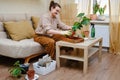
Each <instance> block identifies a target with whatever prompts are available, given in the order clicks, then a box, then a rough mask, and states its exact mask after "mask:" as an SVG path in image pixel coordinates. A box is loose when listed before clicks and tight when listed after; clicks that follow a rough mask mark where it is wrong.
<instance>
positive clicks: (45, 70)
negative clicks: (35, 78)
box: [33, 60, 56, 75]
mask: <svg viewBox="0 0 120 80" xmlns="http://www.w3.org/2000/svg"><path fill="white" fill-rule="evenodd" d="M33 68H34V70H35V73H37V74H41V75H46V74H48V73H50V72H52V71H54V70H55V69H56V61H54V60H52V61H51V63H50V65H49V66H47V67H42V66H39V65H38V62H35V63H33Z"/></svg>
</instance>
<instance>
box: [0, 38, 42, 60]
mask: <svg viewBox="0 0 120 80" xmlns="http://www.w3.org/2000/svg"><path fill="white" fill-rule="evenodd" d="M40 52H44V48H43V47H42V46H41V45H40V44H39V43H37V42H34V40H33V38H31V39H24V40H20V41H13V40H11V39H0V55H3V56H8V57H12V58H25V57H28V56H30V55H33V54H36V53H40Z"/></svg>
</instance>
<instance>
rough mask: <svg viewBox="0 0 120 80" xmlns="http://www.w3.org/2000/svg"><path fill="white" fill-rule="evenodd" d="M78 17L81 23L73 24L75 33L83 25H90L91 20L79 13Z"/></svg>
mask: <svg viewBox="0 0 120 80" xmlns="http://www.w3.org/2000/svg"><path fill="white" fill-rule="evenodd" d="M77 17H78V18H79V21H77V22H75V23H74V24H73V27H72V30H73V31H76V30H77V29H81V28H82V27H83V25H88V24H90V19H89V18H87V17H86V16H85V13H79V14H78V15H77Z"/></svg>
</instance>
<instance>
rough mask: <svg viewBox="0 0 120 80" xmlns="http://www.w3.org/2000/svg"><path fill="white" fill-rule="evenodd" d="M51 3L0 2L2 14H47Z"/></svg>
mask: <svg viewBox="0 0 120 80" xmlns="http://www.w3.org/2000/svg"><path fill="white" fill-rule="evenodd" d="M49 1H50V0H49ZM49 1H48V0H0V13H45V12H46V11H48V6H49Z"/></svg>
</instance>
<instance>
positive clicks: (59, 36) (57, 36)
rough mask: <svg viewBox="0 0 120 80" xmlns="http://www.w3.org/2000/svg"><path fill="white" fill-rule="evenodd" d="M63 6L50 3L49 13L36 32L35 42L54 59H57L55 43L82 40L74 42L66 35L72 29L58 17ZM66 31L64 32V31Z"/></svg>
mask: <svg viewBox="0 0 120 80" xmlns="http://www.w3.org/2000/svg"><path fill="white" fill-rule="evenodd" d="M60 10H61V6H60V5H59V4H58V3H55V2H54V1H51V2H50V6H49V13H47V14H45V15H43V16H42V18H41V20H40V22H39V25H38V27H37V28H36V30H35V32H36V35H35V37H34V41H36V42H38V43H40V44H41V45H42V46H43V47H44V48H45V50H46V52H47V53H48V54H50V56H51V57H52V58H54V57H55V42H56V41H59V40H63V41H68V42H72V43H76V42H80V41H81V40H79V39H78V40H73V39H69V38H66V37H65V36H64V35H65V34H68V31H65V30H69V29H71V27H70V26H68V25H65V24H64V23H62V22H61V21H60V19H59V17H58V15H59V12H60ZM63 30H64V31H63Z"/></svg>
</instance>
